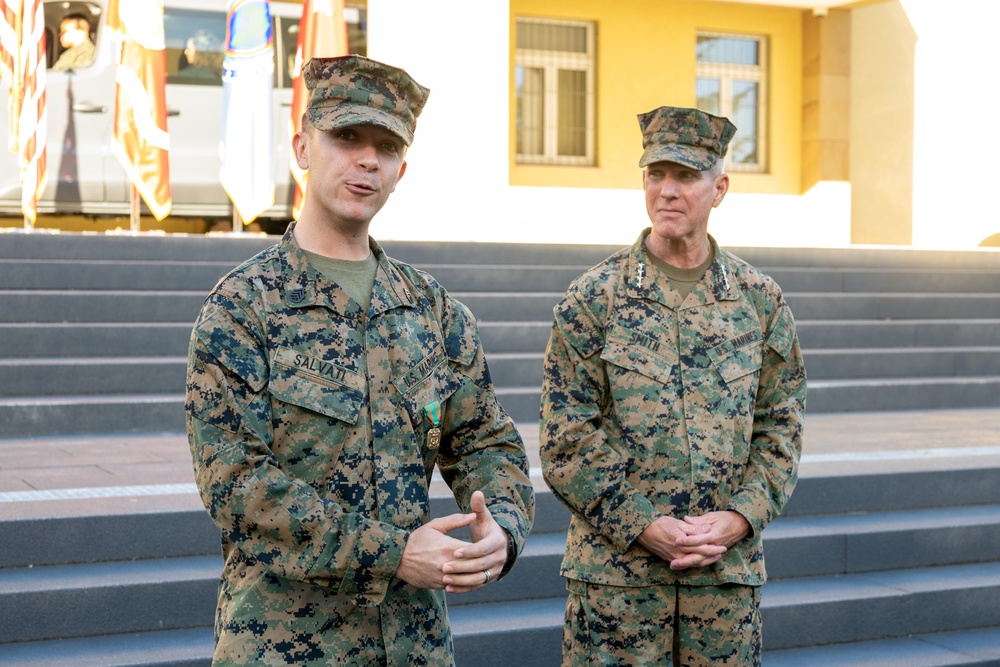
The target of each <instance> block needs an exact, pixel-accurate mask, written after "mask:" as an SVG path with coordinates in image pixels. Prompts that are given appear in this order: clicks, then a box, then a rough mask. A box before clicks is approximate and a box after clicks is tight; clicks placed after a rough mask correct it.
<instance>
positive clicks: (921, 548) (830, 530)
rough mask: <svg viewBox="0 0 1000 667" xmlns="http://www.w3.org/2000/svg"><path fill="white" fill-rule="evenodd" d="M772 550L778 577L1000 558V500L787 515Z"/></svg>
mask: <svg viewBox="0 0 1000 667" xmlns="http://www.w3.org/2000/svg"><path fill="white" fill-rule="evenodd" d="M764 554H765V558H766V561H767V570H768V575H769V577H770V579H771V580H772V581H774V580H776V579H785V578H791V577H816V576H821V575H839V574H850V573H861V572H875V571H879V570H892V569H901V568H916V567H930V566H935V565H954V564H961V563H970V562H981V561H997V562H1000V505H974V506H966V507H958V508H956V507H939V508H932V509H921V510H901V511H895V512H865V513H859V514H831V515H822V516H811V517H780V518H778V519H777V520H775V521H773V522H772V523H771V524H770V525H769V526H768V527H767V528H765V529H764Z"/></svg>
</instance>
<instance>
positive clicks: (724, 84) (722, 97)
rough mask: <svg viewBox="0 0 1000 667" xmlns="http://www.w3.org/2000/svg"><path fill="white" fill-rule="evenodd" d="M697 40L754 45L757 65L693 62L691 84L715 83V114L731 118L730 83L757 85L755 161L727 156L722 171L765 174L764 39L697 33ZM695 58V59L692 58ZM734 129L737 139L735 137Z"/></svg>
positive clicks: (766, 52) (766, 60)
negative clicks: (755, 46) (693, 74)
mask: <svg viewBox="0 0 1000 667" xmlns="http://www.w3.org/2000/svg"><path fill="white" fill-rule="evenodd" d="M698 37H721V38H728V39H746V40H753V41H755V42H757V47H758V54H759V63H758V64H757V65H740V64H734V63H716V62H704V61H701V60H697V61H696V63H695V80H697V79H702V78H706V79H718V80H719V106H720V109H719V113H720V115H722V116H725V117H727V118H730V119H732V118H733V81H752V82H754V83H756V84H757V127H756V128H755V130H756V133H757V161H756V162H741V163H733V162H732V161H731V159H730V157H731V155H730V154H728V153H727V155H726V161H725V169H726V170H727V171H733V172H750V173H766V172H767V170H768V143H769V141H768V117H769V115H770V114H769V111H768V77H767V72H768V63H769V57H770V50H769V45H768V39H767V37H766V36H765V35H747V34H738V33H729V32H717V31H710V30H699V31H698ZM696 58H697V56H696ZM739 129H740V128H739V127H737V136H739Z"/></svg>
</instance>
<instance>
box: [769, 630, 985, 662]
mask: <svg viewBox="0 0 1000 667" xmlns="http://www.w3.org/2000/svg"><path fill="white" fill-rule="evenodd" d="M762 665H763V667H802V666H803V665H808V666H809V667H874V666H875V665H878V666H879V667H915V666H919V667H968V666H969V665H977V666H979V667H1000V626H994V627H987V628H976V629H974V630H958V631H954V632H935V633H930V634H921V635H913V636H911V637H901V638H893V639H885V640H882V641H872V642H854V643H850V644H830V645H827V646H810V647H807V648H798V649H787V650H784V651H766V652H765V653H764V656H763V663H762Z"/></svg>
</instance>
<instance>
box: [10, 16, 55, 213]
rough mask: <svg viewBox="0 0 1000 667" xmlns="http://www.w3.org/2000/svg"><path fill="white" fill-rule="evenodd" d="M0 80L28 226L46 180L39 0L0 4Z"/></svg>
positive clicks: (42, 25) (42, 32) (42, 29)
mask: <svg viewBox="0 0 1000 667" xmlns="http://www.w3.org/2000/svg"><path fill="white" fill-rule="evenodd" d="M0 78H2V79H3V81H4V83H6V84H7V85H8V86H9V87H10V102H9V104H10V108H9V109H8V112H9V118H10V127H9V130H10V143H9V148H10V150H12V151H14V152H15V153H17V156H18V162H19V164H20V167H21V210H22V211H23V212H24V217H25V221H26V224H27V222H28V221H30V224H31V225H34V223H35V221H36V220H37V218H38V200H39V199H41V197H42V194H43V193H44V192H45V185H46V182H47V179H48V176H47V169H46V166H47V165H46V159H45V146H46V138H47V136H46V133H47V123H46V115H45V11H44V7H43V5H42V0H0Z"/></svg>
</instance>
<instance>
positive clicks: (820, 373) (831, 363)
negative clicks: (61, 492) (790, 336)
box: [803, 346, 1000, 381]
mask: <svg viewBox="0 0 1000 667" xmlns="http://www.w3.org/2000/svg"><path fill="white" fill-rule="evenodd" d="M803 356H804V358H805V364H806V371H807V372H808V374H809V379H810V381H812V380H827V379H843V380H847V379H861V378H894V377H895V378H898V377H925V378H931V377H948V376H975V375H1000V346H990V347H920V348H875V349H872V348H855V349H852V348H840V349H823V350H810V349H806V350H804V351H803Z"/></svg>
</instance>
